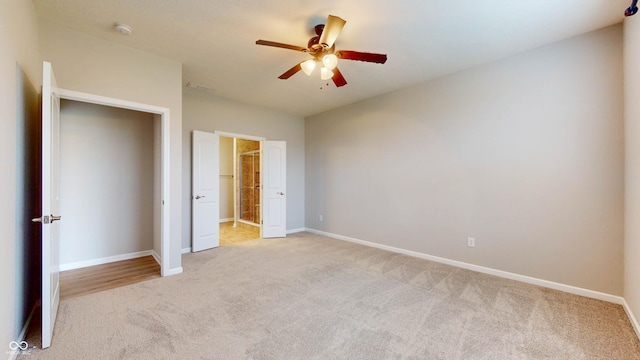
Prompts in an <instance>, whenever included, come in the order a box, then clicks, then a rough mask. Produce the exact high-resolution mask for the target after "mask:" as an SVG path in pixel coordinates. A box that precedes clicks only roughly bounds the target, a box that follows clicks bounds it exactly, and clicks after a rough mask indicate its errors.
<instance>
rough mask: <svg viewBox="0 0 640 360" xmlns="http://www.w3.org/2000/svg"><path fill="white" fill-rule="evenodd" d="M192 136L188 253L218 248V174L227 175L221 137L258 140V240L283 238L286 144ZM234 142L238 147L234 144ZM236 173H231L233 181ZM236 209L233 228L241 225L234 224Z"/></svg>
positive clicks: (215, 135) (218, 134)
mask: <svg viewBox="0 0 640 360" xmlns="http://www.w3.org/2000/svg"><path fill="white" fill-rule="evenodd" d="M192 136H193V137H192V144H191V145H192V148H191V151H192V152H191V153H192V159H191V160H192V164H191V165H192V168H191V181H192V186H191V190H192V194H191V222H192V227H191V230H192V231H191V251H192V252H198V251H203V250H208V249H213V248H216V247H218V246H220V219H221V218H223V217H221V216H220V209H221V205H220V197H221V192H220V179H221V177H220V175H226V174H225V173H224V172H221V168H220V160H221V159H220V138H224V137H231V138H242V139H248V140H255V141H259V143H260V151H261V160H260V168H261V170H260V174H259V177H260V181H259V184H260V196H261V199H260V212H261V213H260V224H259V225H260V235H261V236H260V238H275V237H286V233H287V227H286V186H287V185H286V183H287V181H286V163H287V162H286V142H284V141H273V140H266V139H264V138H258V137H247V136H244V135H237V134H232V133H226V132H219V131H216V132H215V133H210V132H205V131H199V130H193V132H192ZM234 143H236V146H237V141H236V142H234ZM234 153H236V151H234ZM238 174H239V172H238V170H234V174H233V178H234V182H236V181H237V179H238ZM233 198H234V199H235V196H234V197H233ZM254 205H255V204H254ZM238 206H239V204H238V203H235V204H234V224H235V225H236V228H237V227H238V226H239V224H241V222H240V220H238V221H235V219H237V218H238V216H239V215H236V214H237V213H238V210H237V209H238ZM222 208H224V207H222Z"/></svg>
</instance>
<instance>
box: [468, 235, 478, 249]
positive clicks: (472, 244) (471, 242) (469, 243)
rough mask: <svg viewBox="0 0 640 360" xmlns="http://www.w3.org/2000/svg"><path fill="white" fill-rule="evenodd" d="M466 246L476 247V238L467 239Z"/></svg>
mask: <svg viewBox="0 0 640 360" xmlns="http://www.w3.org/2000/svg"><path fill="white" fill-rule="evenodd" d="M467 246H468V247H476V238H472V237H470V238H467Z"/></svg>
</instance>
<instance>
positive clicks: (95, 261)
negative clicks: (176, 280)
mask: <svg viewBox="0 0 640 360" xmlns="http://www.w3.org/2000/svg"><path fill="white" fill-rule="evenodd" d="M152 252H153V251H152V250H145V251H138V252H133V253H129V254H122V255H115V256H107V257H103V258H99V259H91V260H84V261H78V262H74V263H67V264H61V265H60V271H67V270H74V269H80V268H84V267H88V266H94V265H102V264H107V263H112V262H116V261H122V260H129V259H135V258H139V257H143V256H149V255H153V253H152ZM156 260H157V259H156Z"/></svg>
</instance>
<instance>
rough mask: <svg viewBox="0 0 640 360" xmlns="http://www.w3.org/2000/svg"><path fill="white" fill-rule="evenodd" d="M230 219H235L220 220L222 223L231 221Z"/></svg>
mask: <svg viewBox="0 0 640 360" xmlns="http://www.w3.org/2000/svg"><path fill="white" fill-rule="evenodd" d="M230 221H233V218H226V219H220V222H221V223H223V222H230Z"/></svg>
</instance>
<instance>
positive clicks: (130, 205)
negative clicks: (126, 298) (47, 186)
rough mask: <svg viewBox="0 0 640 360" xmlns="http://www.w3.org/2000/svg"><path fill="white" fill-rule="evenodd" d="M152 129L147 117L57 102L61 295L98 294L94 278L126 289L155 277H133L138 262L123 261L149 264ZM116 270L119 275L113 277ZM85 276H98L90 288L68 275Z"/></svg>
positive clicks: (151, 270)
mask: <svg viewBox="0 0 640 360" xmlns="http://www.w3.org/2000/svg"><path fill="white" fill-rule="evenodd" d="M155 122H156V120H155V119H154V116H153V114H149V113H146V112H139V111H133V110H128V109H120V108H115V107H111V106H103V105H95V104H89V103H84V102H77V101H70V100H64V99H62V101H61V103H60V197H61V201H60V211H61V213H63V214H64V220H65V221H63V222H61V223H60V239H61V241H60V270H61V271H62V273H61V275H60V279H61V282H60V291H61V296H62V295H64V294H65V293H69V290H70V289H75V290H74V291H83V289H84V288H88V289H90V290H92V291H93V290H97V289H99V288H100V287H98V286H96V283H97V282H99V281H98V279H101V280H108V281H107V283H110V284H126V283H127V282H128V281H130V280H131V279H142V278H146V277H145V276H138V275H142V274H145V273H147V272H149V273H156V274H155V275H156V276H158V277H159V276H160V267H159V266H157V265H158V263H156V266H155V267H147V268H145V269H144V271H137V270H136V267H135V266H131V264H132V263H133V264H137V262H136V261H131V260H127V259H145V258H146V261H147V262H149V260H151V261H153V262H155V260H154V258H153V256H152V254H153V247H154V212H155V211H154V186H153V184H154V177H155V173H158V172H159V171H155V169H156V168H157V167H158V165H159V164H157V163H156V161H155V158H156V156H155V155H154V153H155V151H154V150H155V149H154V147H155V146H154V145H155V143H156V142H157V141H155V138H156V135H157V134H156V133H155V125H156V124H155ZM97 189H99V191H98V190H97ZM114 224H117V226H114ZM122 261H125V262H124V263H123V262H122ZM106 264H110V266H106ZM118 264H120V265H121V266H120V267H121V268H123V269H125V270H126V271H122V272H120V273H116V272H115V271H113V269H116V268H117V265H118ZM105 269H109V271H108V270H105ZM83 270H84V271H83ZM138 270H139V269H138ZM86 271H91V272H90V273H89V274H95V273H98V272H99V273H101V276H100V277H95V276H93V275H91V278H92V279H94V280H95V281H92V282H90V283H88V284H85V283H84V282H83V281H82V280H83V279H86V277H87V276H85V275H82V276H71V274H85V272H86ZM114 275H116V276H117V277H116V278H113V276H114ZM83 284H84V285H83Z"/></svg>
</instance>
